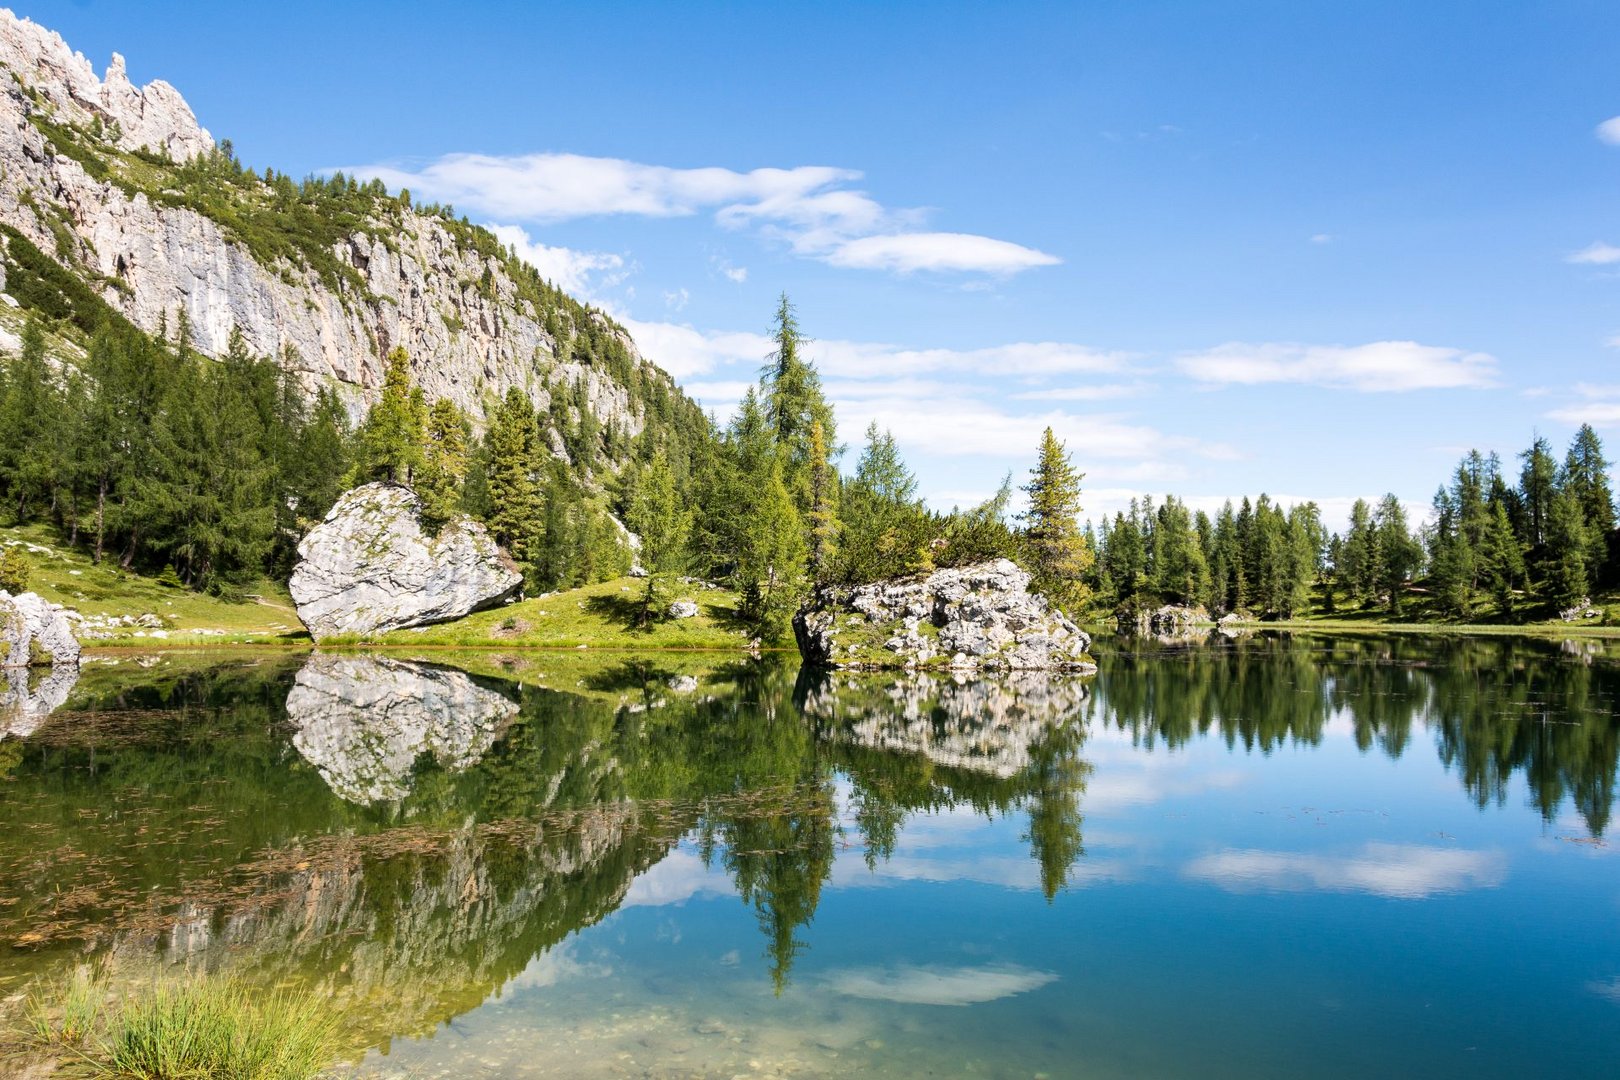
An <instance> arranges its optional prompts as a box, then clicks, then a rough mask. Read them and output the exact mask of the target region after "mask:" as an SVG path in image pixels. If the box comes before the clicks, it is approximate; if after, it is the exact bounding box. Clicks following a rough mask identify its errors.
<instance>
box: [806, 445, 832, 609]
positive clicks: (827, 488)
mask: <svg viewBox="0 0 1620 1080" xmlns="http://www.w3.org/2000/svg"><path fill="white" fill-rule="evenodd" d="M809 485H810V491H809V494H810V501H809V512H808V513H807V515H806V518H807V524H808V525H809V530H810V555H809V562H808V566H807V568H808V570H809V572H810V580H811V582H812V583H820V582H822V581H824V580H826V578H827V576H828V574H829V573H830V572H831V568H832V565H833V560H834V558H835V557H836V556H837V553H838V473H837V471H836V470H835V469H834V468H833V467H832V463H831V462H830V461H829V460H828V458H827V438H826V431H825V429H824V428H823V427H822V424H821V421H820V420H815V421H812V422H811V425H810V471H809Z"/></svg>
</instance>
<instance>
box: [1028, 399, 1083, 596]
mask: <svg viewBox="0 0 1620 1080" xmlns="http://www.w3.org/2000/svg"><path fill="white" fill-rule="evenodd" d="M1083 478H1084V477H1083V474H1081V473H1079V472H1076V471H1075V468H1074V465H1073V464H1072V463H1071V462H1070V460H1069V455H1068V453H1067V452H1066V451H1065V450H1064V448H1063V444H1062V443H1061V442H1059V441H1058V439H1057V436H1056V435H1054V434H1052V429H1051V428H1047V429H1046V431H1045V432H1044V433H1043V434H1042V435H1041V449H1040V455H1039V458H1038V459H1037V460H1036V463H1035V468H1034V469H1033V470H1032V471H1031V476H1030V482H1029V483H1028V484H1026V485H1024V492H1025V493H1026V494H1027V495H1028V496H1029V509H1028V510H1027V511H1025V512H1024V514H1023V515H1022V520H1023V522H1024V535H1023V542H1024V549H1025V551H1026V552H1028V557H1029V561H1030V567H1029V570H1030V573H1031V575H1032V576H1033V577H1034V579H1035V585H1036V587H1037V588H1038V589H1040V590H1041V591H1042V592H1043V593H1045V594H1046V595H1047V596H1048V597H1049V598H1050V599H1051V600H1052V602H1053V603H1054V604H1055V605H1056V606H1058V607H1059V608H1062V609H1064V610H1065V611H1066V612H1068V613H1071V614H1073V615H1079V614H1080V611H1081V609H1082V608H1083V607H1084V606H1085V604H1086V601H1087V599H1088V596H1087V591H1088V590H1087V588H1086V585H1085V575H1086V573H1087V572H1088V571H1089V570H1090V569H1091V562H1092V552H1091V549H1090V548H1088V547H1087V546H1086V540H1085V536H1084V535H1083V534H1082V533H1081V531H1080V509H1081V507H1080V481H1081V480H1082V479H1083Z"/></svg>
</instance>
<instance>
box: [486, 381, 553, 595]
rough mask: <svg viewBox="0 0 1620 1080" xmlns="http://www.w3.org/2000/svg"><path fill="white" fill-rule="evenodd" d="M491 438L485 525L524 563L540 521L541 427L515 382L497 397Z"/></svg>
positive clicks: (489, 433) (488, 435)
mask: <svg viewBox="0 0 1620 1080" xmlns="http://www.w3.org/2000/svg"><path fill="white" fill-rule="evenodd" d="M485 438H486V439H487V440H488V444H489V501H490V517H489V522H488V524H489V527H490V530H491V531H492V532H493V533H494V534H495V539H496V541H497V542H498V543H500V544H501V545H502V546H504V547H505V548H506V549H507V550H508V551H510V552H511V553H512V554H513V556H514V557H516V558H517V559H518V561H519V562H524V563H527V562H528V561H529V559H530V556H531V551H530V548H531V545H532V543H533V541H534V538H535V537H536V535H537V534H538V533H539V532H540V530H541V527H542V522H541V509H542V508H541V505H540V486H539V482H538V480H537V479H536V470H537V468H538V460H537V458H538V449H539V428H538V426H537V425H536V423H535V415H534V407H533V405H532V404H531V403H530V401H529V399H528V397H527V395H525V394H524V393H523V391H522V390H519V389H518V388H517V387H515V386H513V387H509V388H508V389H507V391H506V396H505V397H504V398H502V399H501V404H500V406H499V407H498V408H497V409H496V410H495V416H494V418H493V419H492V420H491V421H490V425H489V431H488V433H487V434H486V435H485Z"/></svg>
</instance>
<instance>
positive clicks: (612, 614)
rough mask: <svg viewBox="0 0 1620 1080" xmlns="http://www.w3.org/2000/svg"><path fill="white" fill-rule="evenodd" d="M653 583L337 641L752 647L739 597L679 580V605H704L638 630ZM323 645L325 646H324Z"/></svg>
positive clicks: (620, 582) (611, 585)
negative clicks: (686, 616) (648, 587)
mask: <svg viewBox="0 0 1620 1080" xmlns="http://www.w3.org/2000/svg"><path fill="white" fill-rule="evenodd" d="M645 588H646V583H645V582H644V581H642V580H639V579H637V578H628V577H627V578H617V579H615V580H613V581H605V582H602V583H600V584H597V585H587V586H585V587H584V588H580V589H570V590H568V591H567V592H560V593H554V594H552V595H550V596H543V597H536V598H535V599H533V600H524V601H522V602H521V603H516V604H506V605H503V606H501V607H497V608H492V609H491V610H489V611H479V612H475V613H474V614H472V615H469V616H467V617H466V618H465V619H459V620H457V621H456V622H453V623H441V624H439V625H436V626H419V627H412V628H410V629H407V630H395V631H392V632H390V633H386V634H377V635H370V636H366V637H363V638H353V639H343V640H342V641H339V642H333V644H367V645H371V644H377V645H447V646H463V647H465V646H474V647H485V646H500V647H517V648H551V649H568V648H578V647H579V646H581V645H583V646H585V647H587V648H591V649H745V648H747V647H748V643H749V640H750V638H751V636H752V635H751V633H750V631H749V630H748V629H747V628H746V627H745V626H744V625H743V624H742V623H741V621H740V620H738V618H737V615H736V608H737V596H736V594H735V593H732V592H728V591H726V590H723V589H704V588H702V587H700V586H688V585H682V584H679V583H676V584H675V585H674V586H673V588H672V589H671V590H670V593H669V595H670V598H671V599H674V600H693V601H696V602H697V605H698V614H696V615H694V616H693V617H692V618H690V619H671V618H667V617H665V618H661V619H658V620H656V621H655V622H654V623H653V624H652V625H651V626H648V627H638V626H637V625H636V616H637V612H638V603H637V602H638V601H639V600H640V598H641V596H642V591H643V590H644V589H645ZM323 644H324V643H323Z"/></svg>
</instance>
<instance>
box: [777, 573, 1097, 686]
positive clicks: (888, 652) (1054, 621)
mask: <svg viewBox="0 0 1620 1080" xmlns="http://www.w3.org/2000/svg"><path fill="white" fill-rule="evenodd" d="M1029 582H1030V576H1029V574H1028V573H1027V572H1026V571H1024V570H1022V569H1020V568H1019V567H1018V565H1017V564H1016V563H1014V562H1012V561H1011V560H1008V559H997V560H995V561H993V562H986V563H979V564H977V565H975V566H963V567H955V568H952V569H949V570H937V571H935V572H934V573H932V574H928V575H926V576H922V577H911V578H901V579H897V580H893V581H880V582H876V583H874V584H871V585H859V586H853V587H850V586H842V587H839V586H834V587H827V588H823V589H821V590H819V591H818V592H817V593H816V596H815V598H814V600H813V601H812V602H811V604H810V605H809V606H807V607H805V608H804V609H803V610H801V611H800V612H799V613H798V614H797V615H795V616H794V619H793V631H794V634H795V636H796V637H797V638H798V641H799V651H800V653H802V654H803V656H804V660H805V663H807V664H809V665H811V666H813V667H821V668H849V669H866V670H881V669H885V668H923V667H936V668H951V669H953V670H959V671H975V670H986V671H995V670H1014V671H1025V670H1071V671H1081V672H1092V671H1096V669H1097V668H1096V664H1095V663H1093V662H1092V659H1091V657H1090V656H1089V655H1088V654H1087V652H1086V650H1087V649H1089V648H1090V647H1091V638H1090V636H1089V635H1087V634H1086V632H1085V631H1083V630H1081V629H1080V628H1079V627H1078V626H1076V625H1074V623H1072V622H1070V621H1069V619H1068V618H1067V617H1066V616H1065V615H1064V614H1063V613H1062V612H1061V611H1058V610H1056V609H1055V608H1053V607H1051V606H1050V605H1049V604H1048V603H1047V601H1046V598H1045V597H1044V596H1042V595H1040V594H1039V593H1032V592H1030V591H1029Z"/></svg>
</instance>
